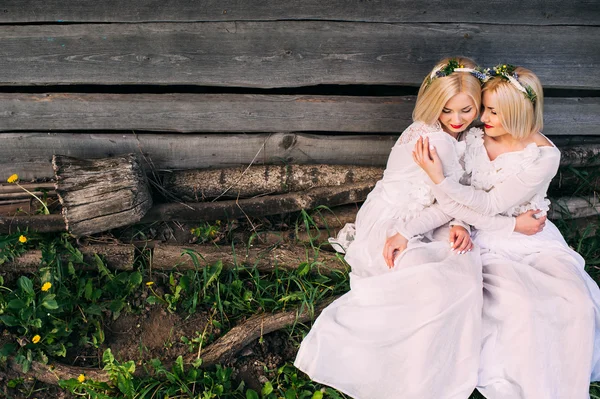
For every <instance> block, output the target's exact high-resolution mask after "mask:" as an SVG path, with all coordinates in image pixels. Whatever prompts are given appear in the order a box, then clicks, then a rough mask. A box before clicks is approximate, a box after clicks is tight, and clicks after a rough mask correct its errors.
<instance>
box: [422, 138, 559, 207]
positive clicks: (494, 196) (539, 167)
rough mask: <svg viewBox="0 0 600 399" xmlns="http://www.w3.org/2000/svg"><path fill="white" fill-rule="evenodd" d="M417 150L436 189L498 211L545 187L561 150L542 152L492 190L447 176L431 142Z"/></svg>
mask: <svg viewBox="0 0 600 399" xmlns="http://www.w3.org/2000/svg"><path fill="white" fill-rule="evenodd" d="M419 144H420V146H419V145H417V147H416V148H417V151H415V155H414V157H415V162H417V163H418V164H419V165H420V166H421V167H422V168H423V169H424V170H425V171H426V173H427V174H428V175H429V177H430V178H431V180H432V181H433V183H435V186H433V190H434V193H437V194H439V193H440V192H443V193H445V194H446V195H448V197H450V198H451V199H452V200H454V201H456V202H458V203H459V204H462V205H465V206H467V207H469V208H471V209H472V210H474V211H476V212H479V213H482V214H485V215H496V214H498V213H502V212H505V211H506V210H508V209H510V208H512V207H514V206H516V205H520V204H522V203H524V202H526V201H527V200H529V199H530V198H531V197H533V196H534V195H535V194H536V193H538V192H540V191H541V190H543V189H545V187H546V186H547V184H548V183H549V182H550V180H551V179H552V177H554V175H555V174H556V172H557V171H558V166H559V163H560V152H559V151H558V150H555V151H552V152H549V153H546V154H541V156H540V157H539V158H538V159H537V160H536V161H535V162H534V163H533V164H532V165H531V166H528V167H527V168H526V169H524V170H523V171H521V172H519V173H517V174H515V175H512V176H509V177H508V178H507V179H506V180H504V181H503V182H501V183H499V184H497V185H495V186H494V187H493V188H492V189H491V190H490V191H487V192H486V191H484V190H478V189H476V188H474V187H471V186H463V185H462V184H460V183H459V182H457V181H454V180H452V179H447V178H444V175H445V174H444V173H443V171H442V165H443V162H444V160H443V159H441V157H439V155H437V154H436V152H437V148H435V149H431V150H430V149H429V148H430V147H428V143H426V142H425V143H419Z"/></svg>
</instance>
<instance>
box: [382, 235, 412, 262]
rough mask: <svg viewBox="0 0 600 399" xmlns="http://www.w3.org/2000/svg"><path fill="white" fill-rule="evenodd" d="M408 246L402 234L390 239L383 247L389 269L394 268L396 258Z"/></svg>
mask: <svg viewBox="0 0 600 399" xmlns="http://www.w3.org/2000/svg"><path fill="white" fill-rule="evenodd" d="M407 245H408V240H407V239H406V238H404V236H403V235H402V234H400V233H398V234H396V235H393V236H391V237H389V238H388V239H387V240H386V241H385V245H384V246H383V258H384V259H385V263H386V264H387V266H388V268H390V269H391V268H392V267H394V258H395V257H396V256H398V255H400V254H401V253H402V251H404V250H405V249H406V246H407Z"/></svg>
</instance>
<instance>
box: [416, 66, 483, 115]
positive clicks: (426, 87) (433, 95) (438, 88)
mask: <svg viewBox="0 0 600 399" xmlns="http://www.w3.org/2000/svg"><path fill="white" fill-rule="evenodd" d="M450 60H456V61H457V62H458V63H459V64H460V65H462V66H464V67H465V68H475V67H477V64H476V63H475V61H473V60H472V59H470V58H466V57H451V58H444V59H443V60H441V61H440V62H438V63H437V64H436V65H435V67H434V68H433V69H432V72H433V71H435V70H436V69H439V68H440V67H443V66H445V65H446V64H448V61H450ZM430 73H431V72H430ZM459 93H466V94H468V95H469V97H471V99H472V100H473V103H474V104H475V109H476V110H477V114H478V115H479V110H480V109H481V82H480V81H479V79H477V78H476V77H475V76H473V75H471V74H470V73H468V72H453V73H452V74H450V75H448V76H443V77H439V78H435V79H433V80H430V79H429V74H428V75H427V76H426V77H425V79H424V80H423V83H422V84H421V88H420V89H419V94H418V96H417V103H416V104H415V109H414V110H413V114H412V118H413V121H414V122H416V121H420V122H423V123H426V124H428V125H432V124H434V123H435V121H437V120H438V119H439V118H440V115H441V114H442V110H443V109H444V107H445V106H446V103H447V102H448V101H449V100H450V99H451V98H452V97H454V96H455V95H457V94H459Z"/></svg>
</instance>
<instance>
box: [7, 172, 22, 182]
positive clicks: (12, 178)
mask: <svg viewBox="0 0 600 399" xmlns="http://www.w3.org/2000/svg"><path fill="white" fill-rule="evenodd" d="M17 180H19V175H17V174H16V173H15V174H14V175H10V177H9V178H8V179H7V180H6V181H7V182H9V183H14V182H16V181H17Z"/></svg>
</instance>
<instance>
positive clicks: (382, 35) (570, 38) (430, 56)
mask: <svg viewBox="0 0 600 399" xmlns="http://www.w3.org/2000/svg"><path fill="white" fill-rule="evenodd" d="M599 30H600V28H598V27H596V26H590V27H586V26H526V25H515V26H511V27H510V29H507V28H506V26H504V25H487V24H481V25H474V24H418V25H417V24H415V25H413V24H407V25H401V24H400V25H397V24H372V23H344V22H313V21H278V22H235V23H234V22H232V23H227V22H207V23H181V24H173V23H170V24H164V23H149V24H94V25H85V24H74V25H34V26H18V25H17V26H10V25H4V26H0V37H2V47H1V48H0V83H2V84H7V85H39V84H192V85H211V86H238V87H265V88H270V87H297V86H307V85H317V84H398V85H400V84H401V85H413V86H417V85H419V84H420V82H421V81H422V79H423V76H424V75H425V74H426V73H428V72H429V70H430V69H431V66H432V65H433V64H434V63H435V62H436V61H438V60H439V59H440V58H442V57H444V56H450V55H456V54H462V55H466V56H473V57H475V58H476V59H477V61H478V62H480V63H481V64H483V65H495V64H497V63H499V62H510V63H513V64H516V65H523V66H526V67H528V68H531V69H532V70H533V71H535V72H536V73H537V74H538V76H539V77H540V79H541V81H542V83H543V84H544V85H545V87H563V88H598V87H599V86H600V83H598V82H600V68H598V66H599V65H600V42H599V41H598V40H597V36H598V32H599ZM523 38H533V39H531V40H523ZM542 55H543V56H542ZM550 60H551V61H550Z"/></svg>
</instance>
